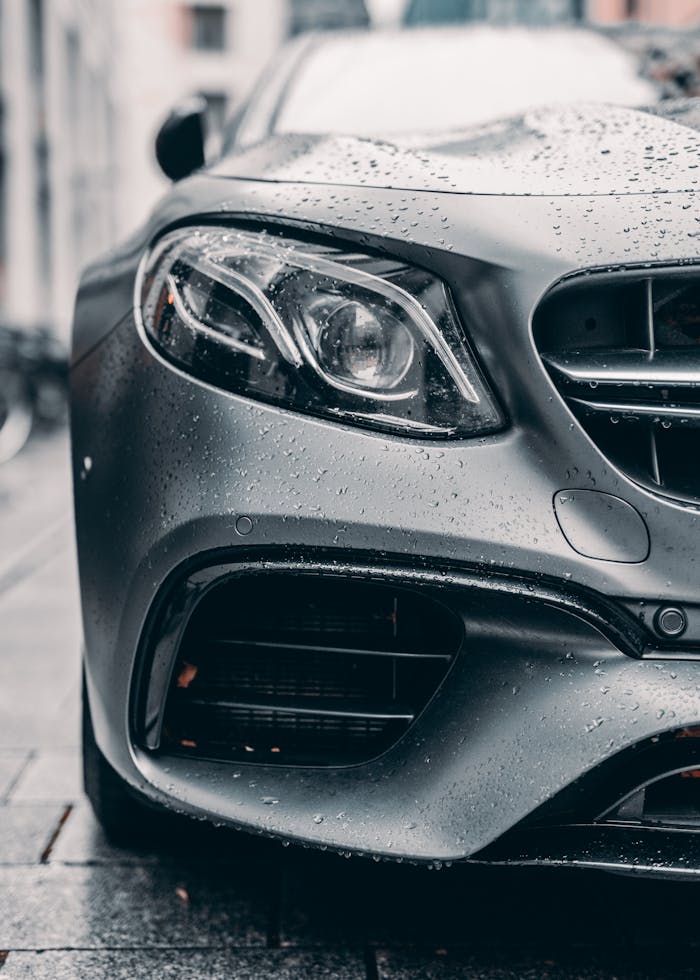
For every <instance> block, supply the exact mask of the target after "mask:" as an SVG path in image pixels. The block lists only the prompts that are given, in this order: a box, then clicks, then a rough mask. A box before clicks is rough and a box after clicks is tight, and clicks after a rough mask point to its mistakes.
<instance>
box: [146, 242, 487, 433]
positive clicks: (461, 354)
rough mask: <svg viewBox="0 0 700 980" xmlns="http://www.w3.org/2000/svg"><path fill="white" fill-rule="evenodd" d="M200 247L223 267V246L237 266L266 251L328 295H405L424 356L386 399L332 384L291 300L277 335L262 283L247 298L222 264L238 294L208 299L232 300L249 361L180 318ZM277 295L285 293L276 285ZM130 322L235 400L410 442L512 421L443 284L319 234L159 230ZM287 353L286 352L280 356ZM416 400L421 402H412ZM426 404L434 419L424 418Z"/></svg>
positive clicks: (170, 358) (218, 288)
mask: <svg viewBox="0 0 700 980" xmlns="http://www.w3.org/2000/svg"><path fill="white" fill-rule="evenodd" d="M193 242H194V243H196V245H197V247H198V248H200V247H201V248H202V250H203V251H205V250H206V249H207V248H209V249H213V251H214V252H217V253H221V254H217V256H216V259H215V261H217V262H221V261H222V259H221V255H223V256H224V260H225V259H226V258H227V257H228V254H229V253H228V252H227V249H229V250H230V253H231V255H233V253H234V252H236V253H237V255H236V261H239V260H240V259H241V246H242V245H243V246H249V247H250V249H251V253H250V255H244V259H246V258H247V259H250V258H251V255H252V256H253V257H255V258H256V259H257V258H258V257H259V253H260V254H262V255H263V256H265V255H269V254H275V255H276V260H277V261H281V262H282V265H284V266H285V267H286V266H287V265H288V266H289V267H290V268H291V269H293V270H296V271H297V272H298V271H299V269H301V270H303V271H305V272H309V270H311V271H312V272H313V273H314V274H317V280H318V282H319V283H320V284H321V285H320V288H322V289H326V288H327V289H328V291H329V293H330V292H332V290H333V288H341V289H342V288H345V287H348V286H350V287H351V288H352V289H355V290H356V291H357V293H358V294H360V293H362V291H363V289H364V290H365V291H367V289H368V290H369V292H372V291H373V290H376V292H377V294H378V295H379V296H380V297H382V298H384V299H386V296H387V294H388V297H389V300H391V301H392V302H394V301H395V300H396V298H397V297H398V307H399V308H400V310H401V311H403V314H404V315H406V311H407V310H408V314H407V316H408V319H407V322H408V324H409V325H410V329H411V330H412V331H413V335H414V339H415V338H416V337H417V338H418V343H422V344H423V345H424V346H423V349H422V351H421V353H422V354H423V356H422V357H415V358H413V362H412V364H411V370H410V371H408V372H407V378H406V381H405V383H404V384H402V389H401V390H397V391H394V390H391V391H385V392H384V396H382V394H381V392H379V393H377V392H376V391H371V392H368V393H367V394H365V393H363V391H362V390H358V388H357V387H354V386H353V387H351V388H348V387H347V386H343V385H342V384H336V383H335V382H331V383H329V380H328V379H327V378H324V376H323V370H322V369H319V365H318V363H313V362H314V360H316V361H318V360H319V359H315V358H314V357H313V356H312V355H311V352H310V351H309V349H308V347H307V346H305V345H306V344H307V342H308V336H307V337H304V336H302V335H303V334H304V329H303V327H301V326H300V325H299V324H300V323H301V322H302V321H303V317H302V316H301V315H299V310H298V309H296V310H295V307H294V304H291V305H290V307H289V308H286V309H284V310H283V312H282V313H281V314H279V310H277V311H276V312H277V313H278V314H279V315H278V316H277V317H275V319H276V320H277V326H276V327H275V330H274V331H272V330H270V326H271V324H270V322H269V320H267V321H266V311H268V312H269V313H272V311H273V307H272V306H271V305H270V304H269V303H268V304H267V306H266V308H265V309H263V310H262V312H261V307H260V295H261V293H260V291H259V290H257V289H256V288H255V285H253V288H252V290H250V291H249V286H250V283H248V284H244V283H243V279H244V278H245V277H242V276H241V275H240V272H239V271H238V270H236V269H235V268H234V269H227V268H226V267H225V265H222V266H221V267H220V268H219V270H218V271H219V272H221V271H222V270H223V272H224V273H225V274H226V275H228V274H229V273H230V274H233V275H234V276H235V277H237V279H238V280H239V281H240V282H241V293H239V292H238V288H239V287H238V286H236V288H235V289H234V290H232V289H231V288H230V282H229V283H228V285H225V284H224V283H223V282H221V281H219V280H218V278H217V280H216V281H215V282H214V283H213V289H212V292H211V299H212V300H213V301H214V302H216V303H220V302H221V301H222V296H224V295H225V302H226V304H227V305H228V306H229V307H233V308H235V309H234V313H235V316H240V318H241V319H242V320H244V321H245V322H246V324H247V327H250V328H251V329H252V331H253V333H254V334H256V343H255V345H248V346H249V347H250V346H255V347H256V349H257V350H256V351H252V352H251V351H250V350H248V352H247V356H245V357H243V355H242V354H241V349H242V348H241V344H240V343H239V341H238V339H232V338H231V337H230V336H227V335H226V333H225V332H219V331H218V330H217V329H212V328H211V325H210V324H207V323H206V321H200V322H198V324H197V329H196V330H195V329H193V327H192V323H191V322H189V323H185V322H183V319H182V317H181V316H180V315H179V313H178V309H179V312H180V313H182V311H183V302H182V299H183V298H182V296H181V295H176V296H173V292H174V291H175V290H174V285H175V284H177V281H178V280H181V279H182V276H183V271H184V269H186V268H189V273H190V276H191V273H192V267H191V266H188V263H187V260H186V258H183V248H180V247H179V246H182V245H183V243H184V244H185V245H186V246H187V247H190V248H191V246H192V243H193ZM173 247H175V248H176V249H178V254H177V255H176V257H175V260H172V254H171V253H172V249H173ZM185 251H186V248H185ZM243 252H244V253H245V248H243ZM190 254H192V253H190ZM205 262H206V263H208V262H209V259H208V258H206V259H205ZM183 267H184V268H183ZM208 268H209V269H211V266H210V265H209V266H208ZM164 270H165V273H166V275H165V276H164V274H163V273H164ZM195 271H196V276H195V277H194V279H197V278H198V279H199V281H200V282H201V280H202V275H203V273H202V272H201V270H200V269H197V270H195ZM309 274H310V273H309ZM204 275H206V273H205V274H204ZM256 275H257V273H256ZM194 279H193V281H194ZM282 284H283V285H286V284H285V283H284V282H283V283H282ZM243 285H245V287H246V288H243ZM154 290H155V296H154ZM222 291H223V292H222ZM176 292H177V293H178V294H179V293H180V292H181V290H180V289H179V288H178V289H177V290H176ZM277 294H278V296H283V295H284V289H280V288H279V284H277ZM251 298H252V301H251ZM232 300H235V302H233V303H232ZM275 301H276V302H277V300H275ZM185 312H189V313H190V314H191V313H192V312H193V311H192V310H189V311H185ZM135 315H136V322H137V324H138V327H139V332H140V333H141V335H142V338H143V339H144V340H145V341H146V343H147V344H148V345H149V346H151V347H152V348H153V349H154V350H155V351H156V352H157V354H158V355H160V357H161V358H162V359H163V360H165V361H166V362H167V363H168V364H170V365H172V366H174V367H175V368H176V369H178V370H180V371H182V372H183V373H185V374H187V375H188V376H190V377H193V378H195V379H197V380H200V381H202V382H204V383H205V384H207V385H210V386H213V387H215V388H218V389H222V390H225V391H228V392H230V393H232V394H235V395H240V396H243V397H248V398H252V399H255V400H257V401H260V402H263V403H267V404H271V405H277V406H280V407H283V408H287V409H291V410H293V411H297V412H300V413H303V414H309V415H314V416H317V417H321V418H324V419H327V420H328V419H330V420H332V421H336V422H344V423H346V424H350V425H353V426H358V427H360V428H365V429H372V430H375V431H379V432H384V433H388V434H393V435H402V436H405V437H409V438H415V439H430V440H443V439H463V438H474V437H477V436H485V435H490V434H493V433H494V432H497V431H499V430H500V429H502V428H503V427H504V425H505V417H504V415H503V413H502V411H501V409H500V407H499V405H498V403H497V401H496V399H495V397H494V395H493V393H492V390H491V388H490V386H489V385H488V382H487V381H486V379H485V377H484V375H483V372H482V371H481V368H480V366H479V364H478V362H477V360H476V358H475V355H474V353H473V351H472V349H471V345H470V344H469V341H468V338H467V336H466V332H465V330H464V328H463V327H462V324H461V322H460V320H459V317H458V314H457V312H456V309H455V306H454V303H453V300H452V297H451V294H450V291H449V287H448V286H447V284H446V283H445V282H444V281H443V280H442V279H441V278H439V277H438V276H436V275H435V274H434V273H432V272H429V271H427V270H425V269H424V268H422V267H420V266H414V265H412V264H411V265H409V264H407V263H406V262H405V261H403V260H400V259H395V258H393V257H390V256H387V255H386V254H382V255H380V254H377V253H372V252H371V251H370V250H363V251H362V252H360V251H356V250H355V249H354V246H352V245H348V246H347V248H342V249H341V248H338V247H337V245H336V243H335V242H334V244H333V245H328V244H325V243H324V242H323V241H322V239H320V238H319V237H318V236H314V240H313V241H305V240H302V239H301V238H299V237H297V236H295V235H293V233H292V234H287V232H286V230H285V232H284V233H282V234H279V233H274V234H270V233H268V232H267V231H264V230H253V229H251V228H250V226H247V227H246V226H245V225H243V226H241V227H231V226H225V225H221V224H204V223H202V224H197V225H196V226H183V227H179V228H178V229H177V230H175V231H169V232H167V233H166V234H164V235H163V236H162V237H161V238H160V239H159V240H157V241H156V242H155V244H154V245H153V246H152V248H151V249H150V250H149V251H148V252H147V253H146V254H145V255H144V257H143V259H142V262H141V265H140V268H139V272H138V275H137V280H136V288H135ZM235 316H234V319H235ZM414 318H415V319H414ZM189 319H190V321H191V317H190V318H189ZM292 321H294V322H292ZM416 321H418V324H419V325H418V326H417V323H416ZM281 328H282V329H283V330H284V332H285V333H286V334H288V338H289V339H288V340H284V343H283V344H282V343H280V341H279V340H278V339H277V338H275V336H274V334H275V333H277V334H279V333H281V332H282V329H281ZM423 331H425V332H423ZM426 334H427V336H426ZM232 344H233V347H232V346H231V345H232ZM287 344H289V346H286V345H287ZM244 346H245V345H244ZM285 348H286V350H285ZM291 348H294V350H291ZM280 349H282V350H283V353H284V354H285V356H283V357H280V356H279V354H280ZM455 379H456V383H455ZM458 386H459V387H458ZM460 388H461V390H460ZM403 389H407V391H406V392H405V391H404V390H403ZM451 389H452V390H451ZM419 392H420V394H421V395H422V396H423V399H422V402H421V401H420V399H416V396H417V395H418V394H419ZM465 392H466V393H467V397H464V393H465ZM426 395H428V397H426ZM349 399H350V400H351V402H352V404H351V405H350V406H349V404H348V401H349ZM419 402H420V403H419ZM428 402H429V406H428V410H429V413H430V417H429V419H426V417H425V416H426V412H427V411H428V410H426V404H427V403H428Z"/></svg>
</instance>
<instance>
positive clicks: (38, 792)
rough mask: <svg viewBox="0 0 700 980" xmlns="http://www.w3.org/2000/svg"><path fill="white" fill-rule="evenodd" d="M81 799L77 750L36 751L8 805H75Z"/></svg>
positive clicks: (79, 758)
mask: <svg viewBox="0 0 700 980" xmlns="http://www.w3.org/2000/svg"><path fill="white" fill-rule="evenodd" d="M82 798H83V775H82V762H81V756H80V750H79V749H78V748H66V749H40V750H39V751H38V752H37V753H36V755H35V757H34V758H33V759H32V761H31V763H30V764H29V765H28V766H27V767H26V768H25V769H24V771H23V773H22V775H21V776H20V778H19V779H18V780H17V782H16V783H15V786H14V789H13V790H12V792H11V793H10V794H9V800H10V802H11V803H66V804H67V803H73V804H74V803H77V802H79V801H80V800H82Z"/></svg>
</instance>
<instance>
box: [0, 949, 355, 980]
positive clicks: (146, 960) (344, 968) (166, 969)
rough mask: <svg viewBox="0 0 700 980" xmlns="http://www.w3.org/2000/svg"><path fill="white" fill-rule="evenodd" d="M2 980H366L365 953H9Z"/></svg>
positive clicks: (122, 951)
mask: <svg viewBox="0 0 700 980" xmlns="http://www.w3.org/2000/svg"><path fill="white" fill-rule="evenodd" d="M2 977H3V980H67V978H70V980H152V978H153V977H159V978H160V980H170V978H172V980H199V978H224V977H225V978H226V980H302V978H308V980H363V978H364V977H365V969H364V964H363V961H362V956H361V954H358V953H343V952H322V953H319V952H313V953H309V952H280V951H278V950H264V951H260V952H257V951H256V952H250V951H246V950H238V949H237V950H229V951H201V950H188V949H174V950H172V951H168V952H153V951H145V950H135V951H128V950H119V951H113V950H110V951H106V952H99V953H95V952H84V951H76V952H72V951H71V952H46V953H10V955H9V957H8V959H7V962H6V965H5V968H4V969H3V972H2Z"/></svg>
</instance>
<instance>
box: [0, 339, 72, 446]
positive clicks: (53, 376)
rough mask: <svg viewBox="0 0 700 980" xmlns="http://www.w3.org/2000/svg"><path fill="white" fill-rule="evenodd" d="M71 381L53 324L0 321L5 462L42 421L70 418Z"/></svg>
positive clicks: (0, 438)
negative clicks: (12, 324) (19, 324)
mask: <svg viewBox="0 0 700 980" xmlns="http://www.w3.org/2000/svg"><path fill="white" fill-rule="evenodd" d="M67 381H68V362H67V355H66V351H65V349H64V348H63V346H62V345H61V343H60V342H59V341H58V340H57V339H56V337H55V336H54V335H53V334H52V332H51V331H50V330H49V329H48V328H45V327H40V328H35V329H31V330H23V329H19V328H16V327H10V326H7V325H3V324H0V463H4V462H7V460H9V459H12V457H13V456H16V455H17V453H18V452H19V451H20V450H21V449H22V448H23V446H24V445H25V443H26V442H27V440H28V439H29V436H30V434H31V432H32V429H33V428H34V427H35V426H36V425H37V424H40V425H43V426H47V427H50V426H55V425H60V424H62V423H63V422H64V421H65V419H66V415H67V400H66V392H67Z"/></svg>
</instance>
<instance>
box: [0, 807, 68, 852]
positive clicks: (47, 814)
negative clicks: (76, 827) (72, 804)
mask: <svg viewBox="0 0 700 980" xmlns="http://www.w3.org/2000/svg"><path fill="white" fill-rule="evenodd" d="M64 812H65V810H64V807H62V806H58V805H57V804H55V803H54V804H52V805H49V806H2V807H0V864H38V862H39V861H40V860H41V859H42V857H43V855H44V853H45V852H46V850H47V848H48V846H49V844H50V843H51V840H52V838H53V836H54V834H55V833H56V832H57V831H58V829H59V827H60V824H61V819H62V817H63V815H64Z"/></svg>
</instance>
